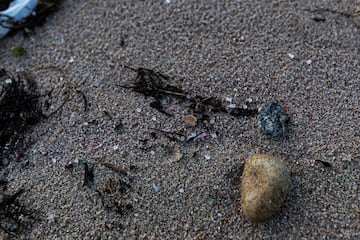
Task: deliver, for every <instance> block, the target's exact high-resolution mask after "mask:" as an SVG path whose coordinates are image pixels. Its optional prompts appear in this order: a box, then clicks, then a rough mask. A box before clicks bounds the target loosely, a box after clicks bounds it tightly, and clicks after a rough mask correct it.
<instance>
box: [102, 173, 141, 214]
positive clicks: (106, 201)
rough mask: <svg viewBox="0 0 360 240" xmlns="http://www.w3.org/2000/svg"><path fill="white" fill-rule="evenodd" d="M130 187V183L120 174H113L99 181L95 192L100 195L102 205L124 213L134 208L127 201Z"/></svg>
mask: <svg viewBox="0 0 360 240" xmlns="http://www.w3.org/2000/svg"><path fill="white" fill-rule="evenodd" d="M131 189H132V187H131V185H130V184H129V183H128V182H127V181H125V180H124V179H122V177H121V176H118V175H114V176H113V177H109V178H106V179H104V180H103V181H102V182H100V184H99V185H98V187H97V189H96V192H97V193H98V194H99V196H100V199H101V201H102V205H103V207H105V208H107V209H109V210H112V211H114V212H116V213H119V214H121V215H124V214H126V213H128V212H130V211H131V210H133V209H134V207H133V205H132V203H131V202H130V201H129V198H130V196H129V193H130V192H131V191H130V190H131Z"/></svg>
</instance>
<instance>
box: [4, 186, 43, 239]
mask: <svg viewBox="0 0 360 240" xmlns="http://www.w3.org/2000/svg"><path fill="white" fill-rule="evenodd" d="M7 183H8V181H6V180H0V234H4V233H5V235H8V236H11V239H18V237H17V235H18V234H20V233H22V232H23V231H26V230H28V229H30V228H31V227H32V226H33V224H34V221H36V220H39V219H38V217H36V215H35V214H37V213H38V212H36V211H34V210H30V209H27V208H25V207H24V206H23V205H21V204H20V203H19V201H18V198H19V196H20V195H22V194H23V193H24V192H25V190H24V189H23V188H20V189H18V190H17V191H15V192H14V193H11V194H7V193H6V192H5V191H6V188H7ZM6 239H8V238H6ZM9 239H10V238H9Z"/></svg>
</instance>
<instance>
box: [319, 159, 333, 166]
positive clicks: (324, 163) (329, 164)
mask: <svg viewBox="0 0 360 240" xmlns="http://www.w3.org/2000/svg"><path fill="white" fill-rule="evenodd" d="M315 162H317V163H321V164H322V165H323V166H324V167H332V165H331V163H329V162H326V161H322V160H315Z"/></svg>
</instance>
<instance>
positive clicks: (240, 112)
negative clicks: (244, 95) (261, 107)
mask: <svg viewBox="0 0 360 240" xmlns="http://www.w3.org/2000/svg"><path fill="white" fill-rule="evenodd" d="M230 114H231V115H233V116H235V117H240V116H247V117H254V116H256V115H257V114H258V111H257V110H256V109H244V108H233V109H232V110H231V111H230Z"/></svg>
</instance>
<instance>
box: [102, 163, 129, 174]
mask: <svg viewBox="0 0 360 240" xmlns="http://www.w3.org/2000/svg"><path fill="white" fill-rule="evenodd" d="M103 165H104V166H106V167H108V168H110V169H111V170H113V171H114V172H117V173H120V174H122V175H124V176H128V175H129V174H128V172H127V171H126V170H125V169H123V168H121V167H119V166H116V165H114V164H112V163H110V162H104V163H103Z"/></svg>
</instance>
